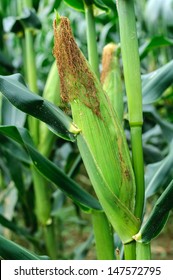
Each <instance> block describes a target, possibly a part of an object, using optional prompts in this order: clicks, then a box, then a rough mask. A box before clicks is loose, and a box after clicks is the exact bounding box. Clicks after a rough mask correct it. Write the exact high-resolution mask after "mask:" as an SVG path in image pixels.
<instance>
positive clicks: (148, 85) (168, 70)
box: [142, 60, 173, 104]
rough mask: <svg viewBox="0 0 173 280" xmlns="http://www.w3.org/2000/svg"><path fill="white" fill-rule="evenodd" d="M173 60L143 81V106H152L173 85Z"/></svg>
mask: <svg viewBox="0 0 173 280" xmlns="http://www.w3.org/2000/svg"><path fill="white" fill-rule="evenodd" d="M172 77H173V60H171V61H170V62H169V63H167V64H165V65H164V66H162V67H161V68H159V69H158V70H156V71H154V72H152V73H150V74H149V75H147V77H146V78H145V79H144V80H143V85H142V92H143V104H151V103H153V102H155V101H156V100H158V99H159V98H160V97H161V95H162V94H163V92H164V91H165V90H166V89H167V88H168V87H169V86H170V85H171V84H172V83H173V79H172Z"/></svg>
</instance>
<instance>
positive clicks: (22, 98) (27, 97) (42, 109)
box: [0, 74, 80, 141]
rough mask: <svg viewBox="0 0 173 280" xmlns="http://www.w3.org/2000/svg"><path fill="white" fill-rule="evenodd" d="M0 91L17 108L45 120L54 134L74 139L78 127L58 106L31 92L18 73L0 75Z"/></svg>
mask: <svg viewBox="0 0 173 280" xmlns="http://www.w3.org/2000/svg"><path fill="white" fill-rule="evenodd" d="M0 91H1V92H2V94H3V95H4V96H5V97H6V98H7V99H8V100H9V101H10V102H11V103H12V104H13V105H14V106H15V107H17V108H18V109H19V110H21V111H23V112H25V113H27V114H29V115H31V116H33V117H35V118H37V119H39V120H41V121H43V122H45V123H46V124H47V125H48V126H49V129H51V130H52V131H53V133H55V134H56V135H58V136H59V137H61V138H64V139H66V140H70V141H75V139H76V138H75V134H77V133H79V131H80V130H79V129H78V128H77V127H76V126H75V125H74V124H73V122H72V120H71V119H70V118H69V117H67V115H65V114H64V112H63V111H61V110H60V109H59V108H58V107H56V106H55V105H53V104H52V103H50V102H49V101H47V100H45V99H43V98H42V97H40V96H38V95H36V94H33V93H32V92H31V91H30V90H29V89H28V88H27V87H26V84H25V82H24V80H23V77H22V76H21V75H20V74H14V75H10V76H0Z"/></svg>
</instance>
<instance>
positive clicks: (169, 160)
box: [145, 142, 173, 198]
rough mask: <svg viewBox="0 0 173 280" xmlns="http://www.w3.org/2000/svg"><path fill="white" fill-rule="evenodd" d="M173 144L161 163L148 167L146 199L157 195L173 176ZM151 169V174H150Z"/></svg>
mask: <svg viewBox="0 0 173 280" xmlns="http://www.w3.org/2000/svg"><path fill="white" fill-rule="evenodd" d="M172 166H173V142H172V143H171V145H170V152H169V154H168V155H167V156H166V157H165V158H164V159H163V160H161V161H159V162H156V163H154V164H149V165H148V166H147V167H146V174H147V177H146V192H145V195H146V198H148V197H150V196H152V195H153V194H155V193H156V192H157V191H158V189H159V187H162V186H163V185H164V184H165V182H166V181H167V180H168V179H170V177H172V174H173V168H172ZM148 169H149V173H148Z"/></svg>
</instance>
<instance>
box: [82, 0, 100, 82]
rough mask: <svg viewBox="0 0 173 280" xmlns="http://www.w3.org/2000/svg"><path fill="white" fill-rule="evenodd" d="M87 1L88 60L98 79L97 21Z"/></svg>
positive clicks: (91, 6)
mask: <svg viewBox="0 0 173 280" xmlns="http://www.w3.org/2000/svg"><path fill="white" fill-rule="evenodd" d="M87 2H89V1H87V0H84V4H85V18H86V24H87V30H86V33H87V45H88V60H89V63H90V65H91V67H92V69H93V71H94V72H95V74H96V75H97V77H99V76H100V74H99V57H98V51H97V42H96V28H95V20H94V14H93V5H91V4H90V3H88V4H87Z"/></svg>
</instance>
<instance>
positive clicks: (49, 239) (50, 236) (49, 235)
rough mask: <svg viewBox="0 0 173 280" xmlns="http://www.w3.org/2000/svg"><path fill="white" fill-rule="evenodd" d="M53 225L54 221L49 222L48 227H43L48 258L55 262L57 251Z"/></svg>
mask: <svg viewBox="0 0 173 280" xmlns="http://www.w3.org/2000/svg"><path fill="white" fill-rule="evenodd" d="M53 223H54V221H51V223H50V225H46V226H45V227H44V238H45V244H46V249H47V252H48V255H49V256H50V258H51V260H56V259H57V249H56V243H55V240H56V239H55V231H54V229H55V227H54V224H53Z"/></svg>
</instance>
